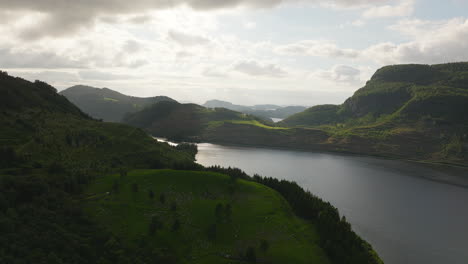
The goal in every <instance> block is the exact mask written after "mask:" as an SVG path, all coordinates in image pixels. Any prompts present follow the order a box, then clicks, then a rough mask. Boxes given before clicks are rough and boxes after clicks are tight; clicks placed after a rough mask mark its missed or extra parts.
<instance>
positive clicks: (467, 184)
mask: <svg viewBox="0 0 468 264" xmlns="http://www.w3.org/2000/svg"><path fill="white" fill-rule="evenodd" d="M153 138H154V139H156V140H158V141H162V142H166V143H168V144H170V145H173V144H177V143H175V142H172V141H170V140H168V139H166V138H163V137H155V136H153ZM190 143H194V144H204V143H207V144H214V145H219V146H226V147H245V148H262V149H271V150H282V151H300V152H310V153H326V154H335V155H342V156H356V157H369V158H376V159H382V160H393V161H401V162H408V163H412V164H416V165H419V166H424V167H427V168H430V169H433V170H436V171H441V172H443V173H449V174H450V176H451V177H450V178H440V177H437V178H435V177H428V176H425V175H420V176H417V177H420V178H424V179H426V180H430V181H435V182H438V183H443V184H449V185H454V186H458V187H461V188H468V176H464V175H468V166H463V165H461V164H456V163H448V162H437V161H427V160H415V159H405V158H397V157H391V156H385V155H372V154H363V153H354V152H350V151H331V150H311V149H305V148H302V149H300V148H287V147H272V146H264V145H255V144H230V143H223V142H190ZM241 169H242V168H241Z"/></svg>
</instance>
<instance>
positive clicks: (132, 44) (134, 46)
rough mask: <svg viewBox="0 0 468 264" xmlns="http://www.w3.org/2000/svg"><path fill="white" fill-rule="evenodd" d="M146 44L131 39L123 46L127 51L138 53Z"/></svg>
mask: <svg viewBox="0 0 468 264" xmlns="http://www.w3.org/2000/svg"><path fill="white" fill-rule="evenodd" d="M143 47H144V45H143V44H142V43H140V42H138V41H136V40H133V39H129V40H127V42H125V44H124V46H123V47H122V49H123V51H125V52H126V53H130V54H132V53H137V52H139V51H141V50H142V49H143Z"/></svg>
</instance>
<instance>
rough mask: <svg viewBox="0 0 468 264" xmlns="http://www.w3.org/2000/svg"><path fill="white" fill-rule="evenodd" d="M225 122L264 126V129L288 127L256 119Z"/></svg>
mask: <svg viewBox="0 0 468 264" xmlns="http://www.w3.org/2000/svg"><path fill="white" fill-rule="evenodd" d="M226 122H229V123H233V124H240V125H251V126H258V127H261V128H266V129H279V130H285V129H289V128H286V127H275V126H268V125H265V124H263V123H260V122H259V121H258V120H230V121H226Z"/></svg>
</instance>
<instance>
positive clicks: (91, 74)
mask: <svg viewBox="0 0 468 264" xmlns="http://www.w3.org/2000/svg"><path fill="white" fill-rule="evenodd" d="M78 75H79V76H80V77H81V78H82V79H85V80H97V81H112V80H128V79H134V78H135V77H134V76H131V75H126V74H115V73H110V72H103V71H80V72H78Z"/></svg>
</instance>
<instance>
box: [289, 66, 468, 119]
mask: <svg viewBox="0 0 468 264" xmlns="http://www.w3.org/2000/svg"><path fill="white" fill-rule="evenodd" d="M467 102H468V63H452V64H440V65H416V64H415V65H396V66H387V67H384V68H382V69H380V70H378V71H377V72H376V73H375V74H374V76H373V77H372V78H371V80H370V81H368V82H367V84H366V86H364V87H363V88H361V89H359V90H358V91H357V92H356V93H355V94H354V95H353V96H352V97H351V98H349V99H348V100H346V102H345V103H344V104H342V105H337V106H333V105H326V106H316V107H312V108H310V109H307V110H306V111H304V112H302V113H299V114H296V115H293V116H291V117H289V118H287V119H285V120H284V121H283V122H282V124H283V125H288V126H312V127H315V126H320V125H335V124H343V123H344V124H346V125H348V126H351V125H364V124H366V125H367V124H375V123H378V122H379V121H382V119H383V118H386V119H387V120H386V121H390V120H389V119H391V120H392V121H398V122H400V123H401V122H403V123H405V122H406V123H413V122H419V121H425V122H427V121H433V122H434V123H436V124H441V125H449V126H460V125H462V126H463V125H467V124H468V119H467V118H466V117H467V113H468V108H466V105H467ZM427 123H430V122H427Z"/></svg>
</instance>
